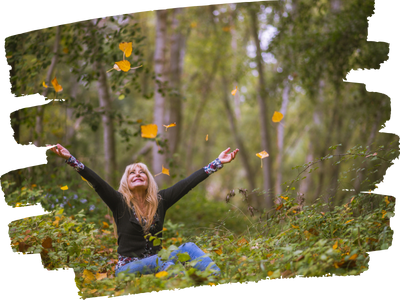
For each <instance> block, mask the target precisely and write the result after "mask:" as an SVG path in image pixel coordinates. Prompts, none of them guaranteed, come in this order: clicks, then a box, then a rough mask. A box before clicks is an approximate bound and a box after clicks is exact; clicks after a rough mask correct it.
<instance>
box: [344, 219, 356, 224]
mask: <svg viewBox="0 0 400 300" xmlns="http://www.w3.org/2000/svg"><path fill="white" fill-rule="evenodd" d="M353 220H354V219H351V220H348V221H346V222H345V223H344V224H347V223H350V222H351V221H353Z"/></svg>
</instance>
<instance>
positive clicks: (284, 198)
mask: <svg viewBox="0 0 400 300" xmlns="http://www.w3.org/2000/svg"><path fill="white" fill-rule="evenodd" d="M281 198H282V199H283V200H287V199H289V197H283V196H281Z"/></svg>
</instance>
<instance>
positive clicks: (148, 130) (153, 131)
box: [140, 124, 157, 139]
mask: <svg viewBox="0 0 400 300" xmlns="http://www.w3.org/2000/svg"><path fill="white" fill-rule="evenodd" d="M140 128H141V130H142V137H143V138H148V139H153V138H155V137H156V136H157V125H156V124H149V125H142V126H140Z"/></svg>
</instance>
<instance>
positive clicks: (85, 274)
mask: <svg viewBox="0 0 400 300" xmlns="http://www.w3.org/2000/svg"><path fill="white" fill-rule="evenodd" d="M82 277H83V278H84V280H83V283H85V284H87V283H91V282H92V281H93V280H95V279H96V277H95V276H94V274H93V273H92V272H90V271H89V270H86V269H85V270H84V271H83V275H82Z"/></svg>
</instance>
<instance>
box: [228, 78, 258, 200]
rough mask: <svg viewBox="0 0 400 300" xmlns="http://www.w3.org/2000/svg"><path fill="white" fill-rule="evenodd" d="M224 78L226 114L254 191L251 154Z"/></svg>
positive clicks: (252, 197) (253, 198) (252, 198)
mask: <svg viewBox="0 0 400 300" xmlns="http://www.w3.org/2000/svg"><path fill="white" fill-rule="evenodd" d="M222 80H223V85H222V87H223V97H222V98H223V101H224V106H225V111H226V114H227V116H228V120H229V125H230V127H231V131H232V133H233V137H234V139H235V142H236V144H237V147H238V148H239V149H240V152H239V157H240V159H241V161H242V163H243V166H244V169H245V171H246V178H247V180H248V182H249V186H250V189H249V190H250V191H253V190H254V189H255V188H256V184H255V178H254V172H253V170H252V168H251V166H250V163H249V157H250V155H249V154H248V152H247V149H246V147H245V144H244V142H243V140H242V138H241V136H240V134H239V132H238V130H237V125H236V119H235V116H234V112H233V110H232V108H231V105H230V103H229V97H228V94H229V95H230V93H229V92H228V91H229V87H228V83H227V80H226V78H225V77H224V78H223V79H222ZM250 198H251V200H252V202H254V201H256V199H255V197H254V196H252V195H251V194H250ZM260 204H262V203H257V205H260Z"/></svg>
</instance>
